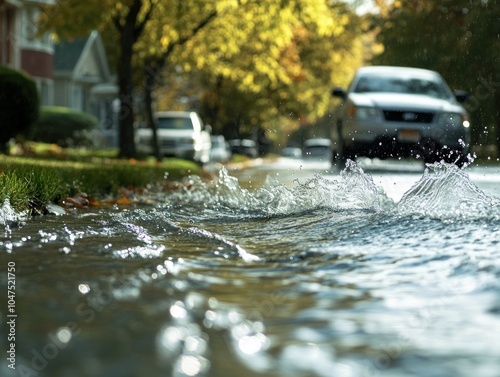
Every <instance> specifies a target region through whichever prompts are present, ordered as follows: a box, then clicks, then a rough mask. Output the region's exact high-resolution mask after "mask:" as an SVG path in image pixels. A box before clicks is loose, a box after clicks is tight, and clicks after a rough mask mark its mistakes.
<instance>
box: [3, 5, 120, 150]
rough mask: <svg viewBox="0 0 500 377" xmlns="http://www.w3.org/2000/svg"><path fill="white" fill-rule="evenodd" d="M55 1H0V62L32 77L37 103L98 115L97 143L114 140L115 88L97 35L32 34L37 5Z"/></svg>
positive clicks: (111, 142) (94, 33)
mask: <svg viewBox="0 0 500 377" xmlns="http://www.w3.org/2000/svg"><path fill="white" fill-rule="evenodd" d="M54 3H55V0H0V65H4V66H8V67H10V68H13V69H17V70H23V71H25V72H27V73H28V74H30V75H31V76H32V77H33V79H34V80H35V82H36V85H37V88H38V92H39V94H40V104H41V105H42V106H65V107H70V108H72V109H74V110H79V111H84V112H87V113H90V114H92V115H95V116H96V117H97V118H98V119H99V120H100V126H99V127H100V130H99V131H100V132H99V135H100V139H101V142H102V144H103V145H108V146H115V145H116V144H117V132H118V117H117V112H118V110H117V105H118V104H117V103H116V101H117V97H118V95H117V93H118V87H117V85H116V84H115V80H114V77H112V76H111V74H110V70H109V66H108V61H107V59H106V54H105V50H104V46H103V43H102V40H101V38H100V35H99V33H98V32H97V31H93V32H92V33H90V34H89V35H88V36H87V37H85V38H76V39H74V40H72V41H61V42H60V43H58V44H55V43H54V40H53V39H52V38H51V37H50V35H49V34H48V33H47V34H45V35H43V36H41V37H37V36H36V34H37V23H36V20H37V18H38V15H39V12H40V10H39V9H40V6H44V5H51V4H54Z"/></svg>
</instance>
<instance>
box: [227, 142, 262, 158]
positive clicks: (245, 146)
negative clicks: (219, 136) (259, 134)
mask: <svg viewBox="0 0 500 377" xmlns="http://www.w3.org/2000/svg"><path fill="white" fill-rule="evenodd" d="M229 146H230V147H231V152H232V153H233V154H241V155H244V156H247V157H250V158H256V157H257V156H258V152H257V144H255V141H253V140H250V139H241V140H240V139H235V140H230V141H229Z"/></svg>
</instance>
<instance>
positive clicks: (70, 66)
mask: <svg viewBox="0 0 500 377" xmlns="http://www.w3.org/2000/svg"><path fill="white" fill-rule="evenodd" d="M54 73H55V75H56V76H62V75H63V76H67V75H70V76H72V77H74V78H76V77H79V78H80V79H83V77H90V76H92V77H95V78H96V77H99V80H101V81H108V80H109V79H110V71H109V66H108V60H107V58H106V53H105V50H104V45H103V43H102V40H101V37H100V35H99V32H97V31H95V30H94V31H93V32H92V33H90V35H88V36H87V37H84V38H76V39H74V40H72V41H61V42H60V43H58V44H56V45H55V46H54Z"/></svg>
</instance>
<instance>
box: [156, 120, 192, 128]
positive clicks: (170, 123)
mask: <svg viewBox="0 0 500 377" xmlns="http://www.w3.org/2000/svg"><path fill="white" fill-rule="evenodd" d="M158 128H160V129H164V130H192V129H193V124H192V123H191V119H189V118H158Z"/></svg>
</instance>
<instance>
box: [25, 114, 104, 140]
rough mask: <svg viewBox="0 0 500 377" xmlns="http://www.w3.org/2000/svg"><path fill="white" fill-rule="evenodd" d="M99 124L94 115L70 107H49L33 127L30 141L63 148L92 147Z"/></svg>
mask: <svg viewBox="0 0 500 377" xmlns="http://www.w3.org/2000/svg"><path fill="white" fill-rule="evenodd" d="M98 123H99V121H98V119H97V118H96V117H95V116H93V115H90V114H87V113H83V112H81V111H76V110H73V109H70V108H68V107H58V106H47V107H43V108H42V110H41V114H40V118H39V119H38V121H37V122H36V124H35V125H34V126H33V127H32V132H31V135H30V139H31V140H33V141H38V142H44V143H54V144H57V145H59V146H61V147H79V146H83V147H91V146H93V145H94V142H95V136H96V135H95V132H96V129H97V126H98Z"/></svg>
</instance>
